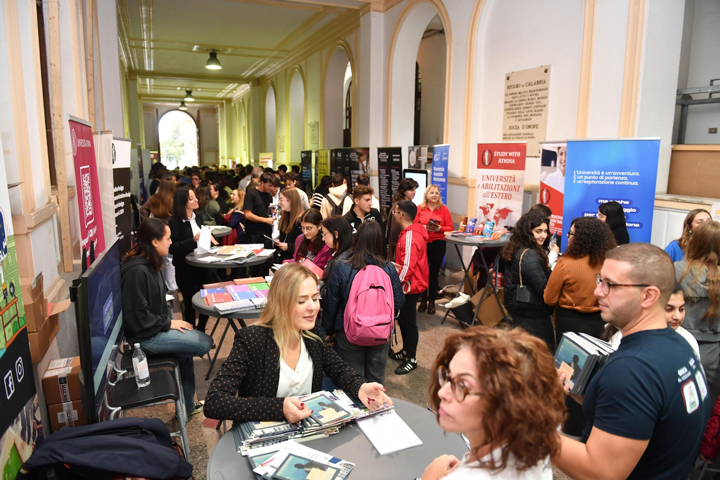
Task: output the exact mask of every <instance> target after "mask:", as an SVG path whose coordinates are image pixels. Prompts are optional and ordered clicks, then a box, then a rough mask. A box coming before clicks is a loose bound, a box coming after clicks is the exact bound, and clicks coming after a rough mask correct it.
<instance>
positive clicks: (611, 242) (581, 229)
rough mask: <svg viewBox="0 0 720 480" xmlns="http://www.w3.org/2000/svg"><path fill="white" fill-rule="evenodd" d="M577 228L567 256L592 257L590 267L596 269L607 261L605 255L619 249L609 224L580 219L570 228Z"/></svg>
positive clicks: (593, 219) (566, 252)
mask: <svg viewBox="0 0 720 480" xmlns="http://www.w3.org/2000/svg"><path fill="white" fill-rule="evenodd" d="M573 226H574V227H575V235H574V236H573V241H572V242H568V246H567V249H565V254H564V255H565V256H567V257H570V258H581V257H584V256H586V255H589V256H590V266H591V267H596V266H598V265H600V264H601V263H603V262H604V261H605V254H607V252H608V251H610V250H612V249H613V248H615V247H617V242H616V241H615V235H613V233H612V230H610V227H609V226H608V224H607V223H605V222H602V221H600V220H598V219H597V218H595V217H578V218H576V219H575V220H573V221H572V224H570V227H571V228H572V227H573Z"/></svg>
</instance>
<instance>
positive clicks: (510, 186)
mask: <svg viewBox="0 0 720 480" xmlns="http://www.w3.org/2000/svg"><path fill="white" fill-rule="evenodd" d="M526 148H527V143H525V142H522V143H478V150H477V169H478V171H477V189H476V191H475V211H474V212H473V213H472V218H477V219H478V222H486V221H493V222H495V225H499V226H505V227H512V226H513V225H515V222H517V221H518V219H519V218H520V217H521V216H522V204H523V190H524V189H525V154H526Z"/></svg>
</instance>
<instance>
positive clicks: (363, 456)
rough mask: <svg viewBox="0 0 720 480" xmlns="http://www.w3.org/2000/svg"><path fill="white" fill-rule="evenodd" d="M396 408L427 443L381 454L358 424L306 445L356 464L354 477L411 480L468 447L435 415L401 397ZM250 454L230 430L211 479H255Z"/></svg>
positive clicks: (212, 463)
mask: <svg viewBox="0 0 720 480" xmlns="http://www.w3.org/2000/svg"><path fill="white" fill-rule="evenodd" d="M393 403H394V405H395V411H396V412H397V413H398V415H400V418H402V419H403V420H404V421H405V423H407V424H408V425H409V426H410V428H412V430H413V431H414V432H415V434H416V435H417V436H418V437H420V440H422V442H423V444H422V445H420V446H417V447H413V448H408V449H406V450H401V451H399V452H395V453H391V454H388V455H382V456H381V455H379V454H378V453H377V451H376V450H375V448H374V447H373V446H372V444H371V443H370V442H369V441H368V439H367V438H365V435H364V434H363V433H362V431H361V430H360V428H359V427H358V426H357V424H356V423H354V422H353V423H351V424H349V425H346V426H344V427H343V428H341V429H340V433H338V434H337V435H333V436H330V437H327V438H321V439H318V440H311V441H309V442H305V443H303V445H305V446H307V447H309V448H313V449H315V450H319V451H321V452H325V453H328V454H331V455H333V456H335V457H337V458H340V459H343V460H347V461H348V462H352V463H354V464H355V468H353V470H352V472H350V478H356V479H366V478H374V479H401V480H402V479H406V480H407V479H410V478H415V477H420V476H421V475H422V473H423V471H424V470H425V467H427V466H428V465H429V464H430V462H432V461H433V460H434V459H435V458H437V457H439V456H440V455H443V454H446V453H448V454H452V455H455V456H456V457H457V458H462V456H463V455H465V453H467V452H468V447H467V445H466V444H465V441H464V440H463V439H462V438H461V437H460V435H458V434H455V433H448V434H445V433H444V432H443V430H442V429H441V428H440V426H439V425H438V424H437V421H436V420H435V414H434V413H432V412H430V411H429V410H428V409H426V408H423V407H419V406H417V405H414V404H412V403H409V402H406V401H404V400H400V399H395V398H394V399H393ZM255 478H257V477H256V476H255V474H254V473H253V472H252V468H250V462H249V461H248V459H247V458H246V457H243V456H242V455H240V454H239V453H237V448H236V446H235V439H234V438H233V435H232V433H226V434H225V435H223V436H222V438H220V441H219V442H218V443H217V445H215V448H213V451H212V453H211V454H210V460H209V461H208V465H207V480H230V479H255Z"/></svg>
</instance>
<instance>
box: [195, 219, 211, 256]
mask: <svg viewBox="0 0 720 480" xmlns="http://www.w3.org/2000/svg"><path fill="white" fill-rule="evenodd" d="M211 236H212V230H210V227H208V226H206V225H203V226H202V227H200V238H199V239H198V242H197V248H196V249H195V251H196V252H197V253H209V252H210V248H211V242H210V237H211Z"/></svg>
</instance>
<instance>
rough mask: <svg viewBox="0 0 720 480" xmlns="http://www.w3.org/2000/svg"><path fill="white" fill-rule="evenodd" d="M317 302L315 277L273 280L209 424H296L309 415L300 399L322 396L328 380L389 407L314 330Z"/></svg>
mask: <svg viewBox="0 0 720 480" xmlns="http://www.w3.org/2000/svg"><path fill="white" fill-rule="evenodd" d="M318 297H319V295H318V280H317V277H316V276H315V275H314V274H313V273H312V272H311V271H310V270H308V269H307V268H305V267H303V266H302V265H301V264H297V263H292V264H289V265H285V266H284V267H283V268H281V269H280V270H278V271H277V273H275V276H274V278H273V281H272V283H271V284H270V291H269V292H268V300H267V306H266V307H265V310H264V311H263V314H262V316H261V317H260V320H259V322H258V323H257V324H255V325H252V326H250V327H247V328H243V329H241V330H240V331H239V332H238V333H236V334H235V343H234V345H233V348H232V351H231V352H230V356H229V357H228V359H227V360H226V361H225V363H224V364H223V366H222V368H221V369H220V372H219V373H218V374H217V376H216V377H215V379H214V380H213V381H212V383H211V384H210V389H209V390H208V394H207V400H206V402H205V416H206V417H208V418H215V419H218V420H234V421H248V420H258V421H280V420H287V421H289V422H292V423H296V422H299V421H300V420H302V419H303V418H307V417H308V416H310V414H311V413H312V411H311V409H309V408H308V407H306V406H305V404H303V403H302V402H301V401H300V400H299V399H298V398H297V397H298V396H300V395H305V394H308V393H312V392H315V391H319V390H322V378H323V374H325V375H327V376H328V377H330V379H331V380H332V381H333V383H335V384H336V385H337V386H338V387H340V388H342V389H343V390H345V392H347V393H348V394H350V395H354V396H356V397H358V398H359V399H360V400H361V401H362V402H363V404H364V405H365V406H367V407H368V408H369V409H371V410H377V409H379V408H381V407H382V406H383V404H384V403H387V404H389V405H392V400H390V398H389V397H388V396H387V395H385V393H384V392H385V388H384V387H383V386H382V385H380V384H379V383H368V382H366V380H365V379H364V378H363V377H361V376H360V375H358V373H357V372H356V371H355V370H353V368H352V367H350V366H349V365H348V364H347V363H345V362H344V361H343V360H342V359H341V358H340V357H338V355H337V354H336V353H335V351H334V350H333V349H332V348H330V347H329V346H328V345H327V344H326V343H325V342H324V341H323V339H322V338H321V336H320V335H319V332H318V331H317V330H315V317H317V314H318V311H319V310H320V303H319V298H318Z"/></svg>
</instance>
